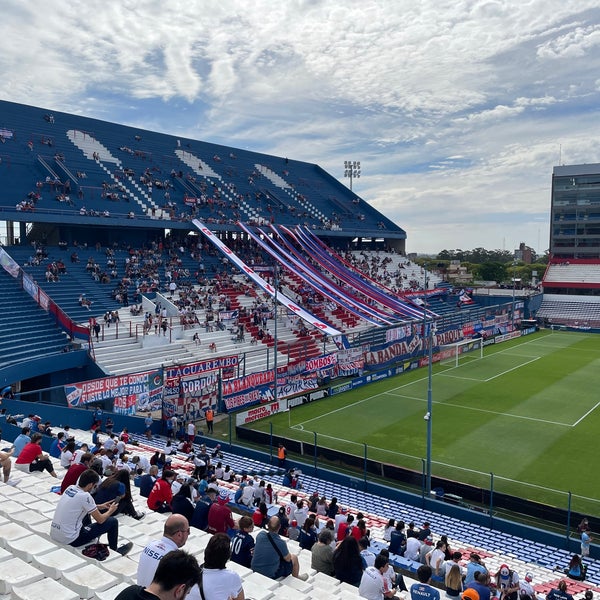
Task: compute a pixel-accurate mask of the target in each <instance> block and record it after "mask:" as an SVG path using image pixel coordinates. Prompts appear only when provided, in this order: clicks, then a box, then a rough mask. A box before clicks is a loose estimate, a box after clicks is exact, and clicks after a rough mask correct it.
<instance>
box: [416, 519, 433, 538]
mask: <svg viewBox="0 0 600 600" xmlns="http://www.w3.org/2000/svg"><path fill="white" fill-rule="evenodd" d="M430 537H431V527H430V526H429V521H425V522H424V523H423V525H422V526H421V530H420V531H419V535H417V538H418V539H419V541H420V542H424V541H425V540H426V539H428V538H430Z"/></svg>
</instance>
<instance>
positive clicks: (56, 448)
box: [48, 431, 66, 458]
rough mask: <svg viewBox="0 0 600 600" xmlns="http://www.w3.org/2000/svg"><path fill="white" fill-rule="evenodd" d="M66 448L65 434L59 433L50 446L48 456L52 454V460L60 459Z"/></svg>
mask: <svg viewBox="0 0 600 600" xmlns="http://www.w3.org/2000/svg"><path fill="white" fill-rule="evenodd" d="M65 446H66V442H65V432H64V431H59V432H58V433H57V434H56V438H54V441H53V442H52V444H50V450H48V454H50V456H52V458H60V454H61V452H62V451H63V450H64V448H65Z"/></svg>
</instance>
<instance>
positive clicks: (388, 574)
mask: <svg viewBox="0 0 600 600" xmlns="http://www.w3.org/2000/svg"><path fill="white" fill-rule="evenodd" d="M379 554H381V555H382V556H385V558H386V559H387V560H388V561H389V560H390V553H389V552H388V551H387V550H386V549H385V548H382V550H381V551H380V552H379ZM383 576H384V577H385V578H386V579H387V580H388V587H389V589H390V590H391V589H398V590H399V591H401V592H408V588H407V587H406V584H405V583H404V577H402V573H396V571H395V570H394V567H393V566H392V565H391V564H389V563H388V567H387V570H386V571H384V572H383Z"/></svg>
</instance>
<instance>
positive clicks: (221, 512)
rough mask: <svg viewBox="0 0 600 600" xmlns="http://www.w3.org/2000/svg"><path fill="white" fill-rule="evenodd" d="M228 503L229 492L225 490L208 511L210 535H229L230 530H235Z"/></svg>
mask: <svg viewBox="0 0 600 600" xmlns="http://www.w3.org/2000/svg"><path fill="white" fill-rule="evenodd" d="M228 502H229V492H228V491H227V489H225V488H224V489H222V490H221V491H220V492H219V499H218V501H217V502H213V503H212V504H211V505H210V508H209V510H208V527H207V528H206V531H208V533H227V531H228V530H229V529H235V522H234V520H233V517H232V515H231V509H230V508H229V506H227V503H228Z"/></svg>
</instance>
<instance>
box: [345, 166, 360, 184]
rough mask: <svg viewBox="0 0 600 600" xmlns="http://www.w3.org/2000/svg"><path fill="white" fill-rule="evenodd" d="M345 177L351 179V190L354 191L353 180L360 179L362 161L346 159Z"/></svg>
mask: <svg viewBox="0 0 600 600" xmlns="http://www.w3.org/2000/svg"><path fill="white" fill-rule="evenodd" d="M344 177H347V178H348V179H350V191H352V180H353V179H360V161H359V160H345V161H344Z"/></svg>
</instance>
